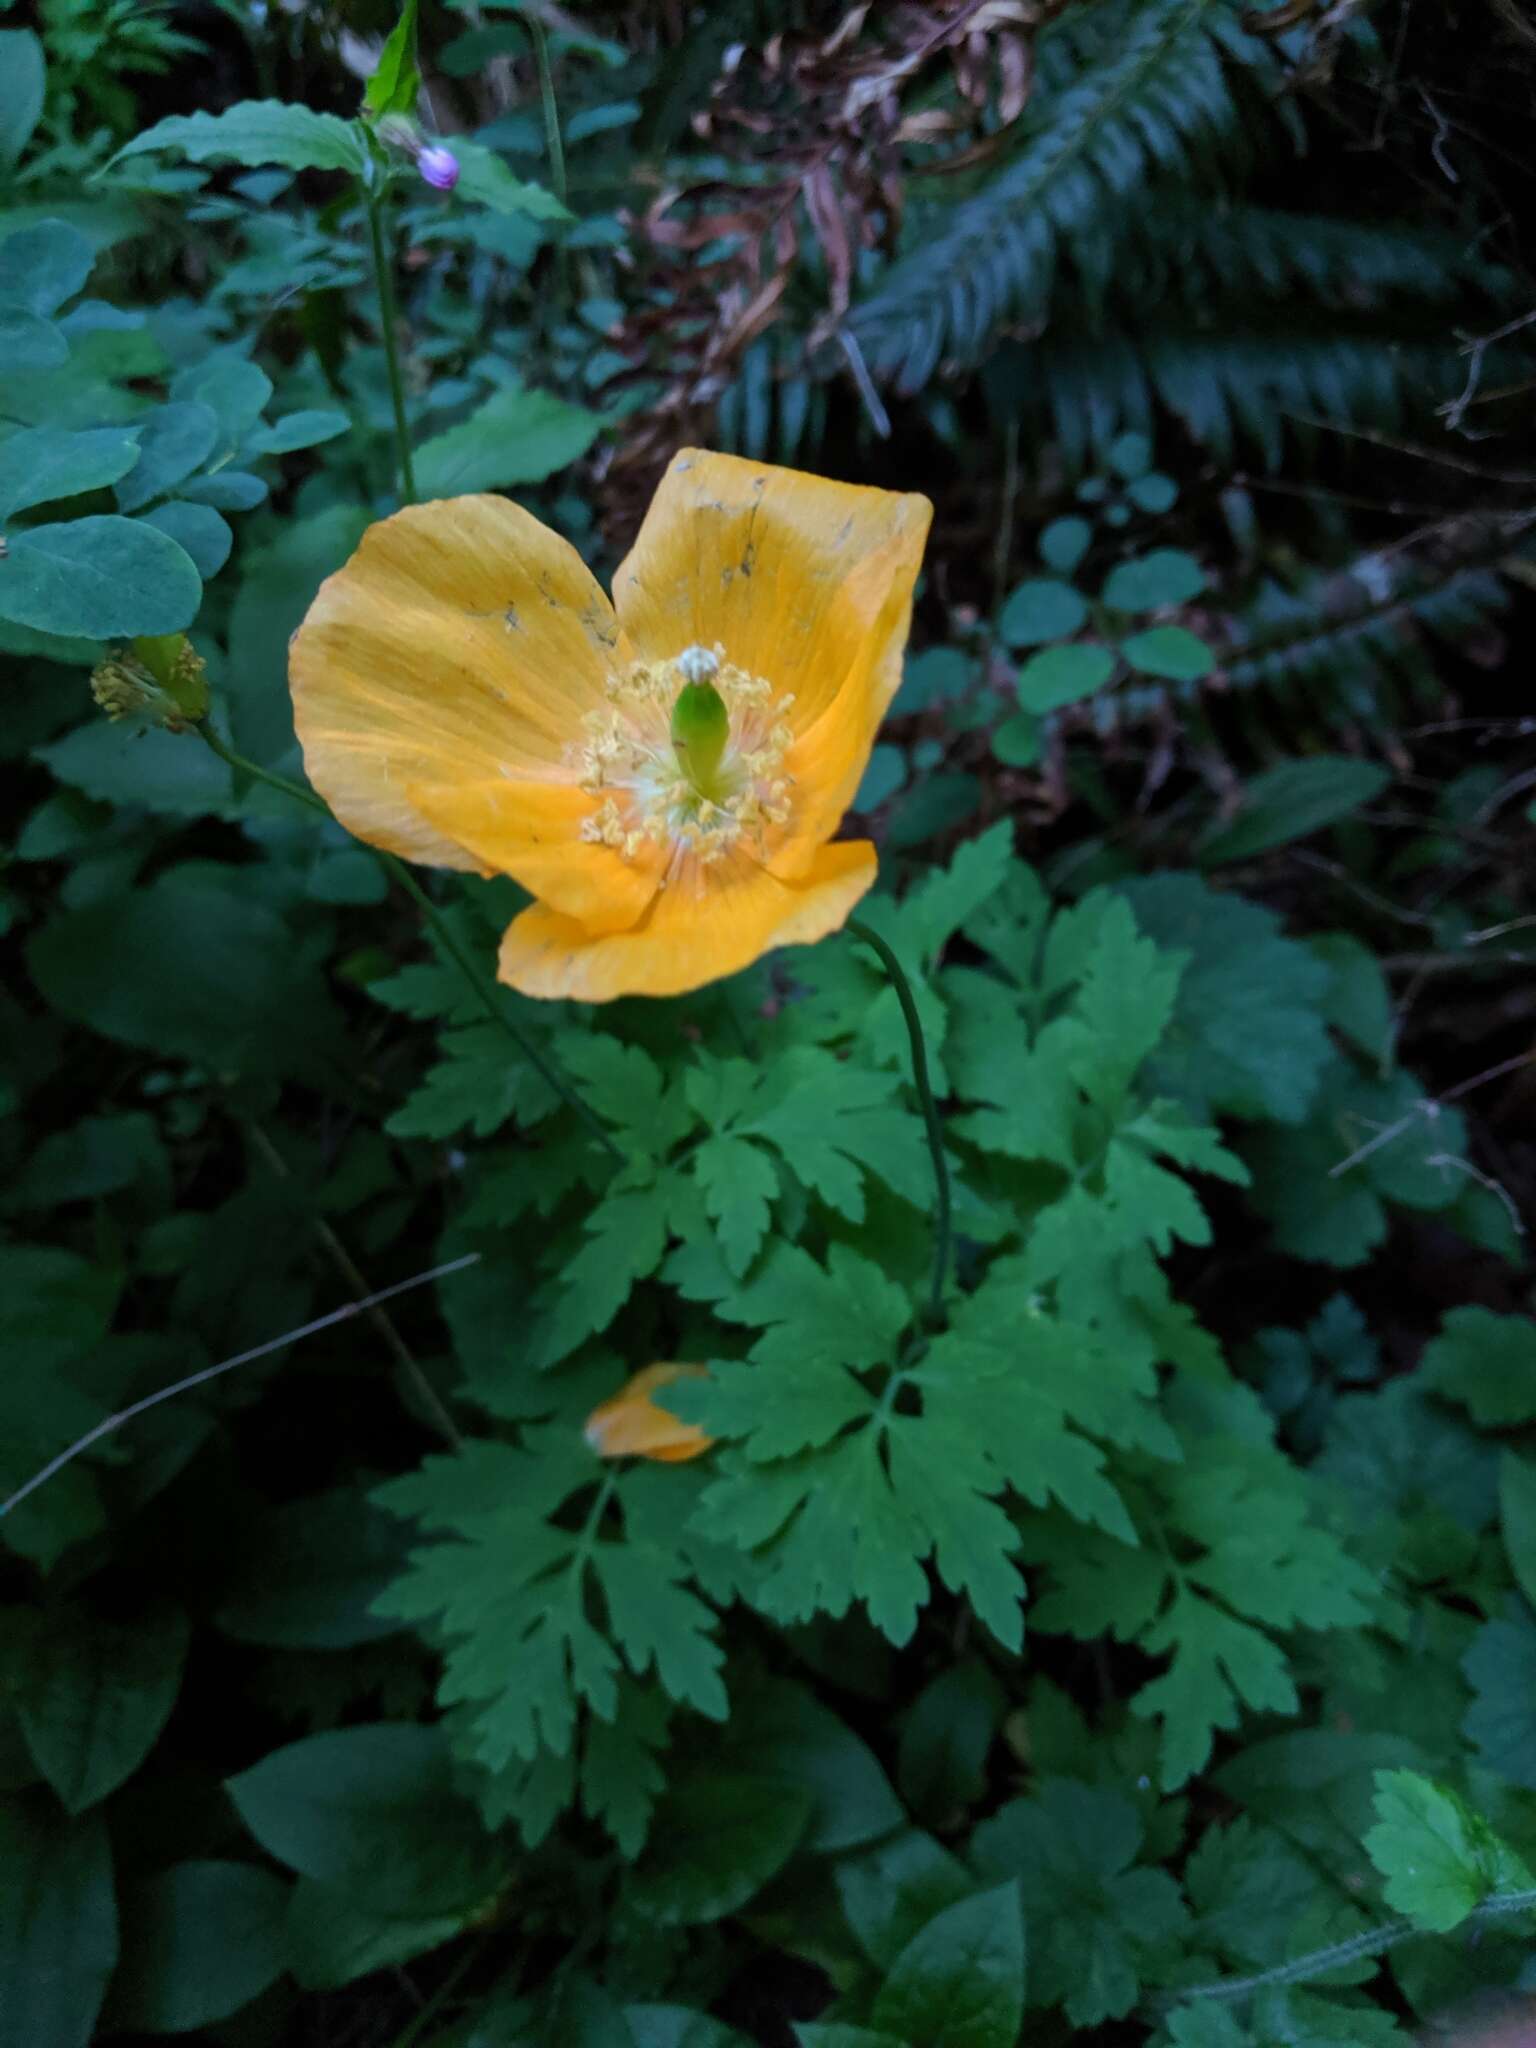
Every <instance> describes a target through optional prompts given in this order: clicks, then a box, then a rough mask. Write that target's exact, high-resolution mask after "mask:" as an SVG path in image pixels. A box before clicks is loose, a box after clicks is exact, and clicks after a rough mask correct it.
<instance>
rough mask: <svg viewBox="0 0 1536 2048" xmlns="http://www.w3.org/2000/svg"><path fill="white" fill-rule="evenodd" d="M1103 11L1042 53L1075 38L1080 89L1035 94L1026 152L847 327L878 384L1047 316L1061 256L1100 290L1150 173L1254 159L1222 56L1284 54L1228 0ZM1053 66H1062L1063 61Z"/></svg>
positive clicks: (927, 372)
mask: <svg viewBox="0 0 1536 2048" xmlns="http://www.w3.org/2000/svg"><path fill="white" fill-rule="evenodd" d="M1092 17H1097V19H1094V20H1092V27H1091V30H1090V29H1087V28H1085V27H1084V26H1083V21H1082V19H1080V18H1079V17H1077V16H1074V14H1073V13H1072V12H1071V10H1069V11H1068V13H1067V14H1066V15H1065V16H1062V17H1059V18H1058V22H1057V23H1056V24H1055V26H1054V28H1053V30H1052V32H1050V34H1048V35H1047V36H1045V37H1043V38H1042V52H1044V51H1045V50H1046V48H1047V46H1048V45H1049V44H1050V43H1051V42H1052V40H1053V39H1054V38H1055V37H1064V38H1068V39H1071V40H1072V44H1073V49H1074V51H1075V53H1077V54H1079V55H1080V57H1081V62H1080V63H1079V65H1078V66H1077V68H1076V73H1075V78H1074V80H1073V82H1072V83H1070V84H1067V85H1065V86H1064V88H1063V89H1061V90H1059V91H1052V90H1050V89H1049V86H1048V85H1047V87H1046V89H1045V90H1044V91H1042V92H1041V93H1039V94H1038V95H1037V103H1038V105H1039V112H1038V114H1037V116H1036V118H1035V120H1034V121H1033V123H1032V124H1031V125H1030V127H1029V129H1028V131H1027V135H1026V141H1025V144H1024V149H1023V153H1022V155H1020V156H1019V157H1017V158H1016V159H1015V161H1013V162H1012V163H1011V164H1009V165H1008V166H1007V167H1006V168H1005V169H1004V170H1002V171H1000V172H999V173H998V174H997V175H996V176H995V177H994V178H992V179H991V180H990V182H989V183H988V184H987V185H986V186H985V187H984V188H983V189H982V190H981V191H980V192H978V193H977V194H976V195H975V196H974V197H973V198H971V199H969V200H966V201H964V202H963V203H962V204H961V205H960V206H958V207H956V208H954V210H953V211H952V212H951V213H949V215H948V216H947V219H945V220H944V223H943V225H942V226H941V227H940V228H939V231H938V232H937V233H936V234H931V235H929V236H928V238H927V239H925V240H922V239H920V246H919V247H917V248H915V249H914V250H913V252H912V253H911V254H910V255H908V256H906V257H905V258H903V259H902V260H901V261H900V262H898V263H897V264H896V265H894V266H893V268H892V269H891V270H890V271H889V272H888V273H887V274H886V277H885V279H884V280H883V282H882V284H881V285H880V288H879V289H878V290H877V291H876V292H875V293H874V294H873V296H872V297H870V298H868V299H866V300H865V301H864V302H863V304H862V305H860V306H858V307H856V308H855V309H854V312H853V313H852V315H851V316H850V319H849V322H848V328H849V331H850V333H851V335H852V337H853V339H854V340H855V341H856V342H857V343H858V345H859V346H860V348H861V349H862V350H863V352H864V355H865V357H866V359H867V361H868V362H869V365H870V368H871V370H872V371H873V373H874V374H875V376H876V377H877V378H882V379H886V380H889V381H894V382H895V383H896V385H897V386H898V387H899V388H900V389H901V390H902V391H906V392H911V391H916V390H918V389H919V388H920V387H921V386H922V385H924V384H925V383H927V381H928V379H929V378H930V377H931V376H932V375H933V372H934V371H935V369H937V367H938V366H939V363H940V362H941V361H943V360H946V359H948V360H959V361H965V360H974V359H975V358H976V357H977V356H978V355H979V354H980V353H981V351H982V349H983V346H984V344H985V343H986V342H987V340H988V339H989V337H990V336H991V335H992V334H993V332H994V330H995V329H996V328H997V327H999V326H1000V325H1001V324H1002V323H1003V322H1004V321H1011V322H1015V323H1019V324H1027V323H1031V322H1034V323H1039V322H1041V321H1043V320H1044V318H1045V316H1046V314H1047V311H1048V309H1049V306H1050V300H1051V294H1052V289H1053V284H1054V280H1055V276H1056V270H1057V265H1058V263H1059V262H1060V260H1061V259H1062V258H1063V257H1067V258H1069V259H1070V261H1071V263H1072V265H1073V268H1074V271H1075V272H1076V275H1077V277H1078V279H1079V281H1080V282H1081V284H1082V286H1083V288H1084V289H1085V290H1086V291H1087V292H1088V293H1089V294H1090V295H1095V294H1097V295H1100V296H1101V295H1102V293H1103V292H1104V290H1105V288H1106V287H1107V285H1108V284H1109V282H1110V280H1111V278H1112V276H1113V274H1114V269H1115V265H1116V262H1117V260H1118V257H1119V250H1120V239H1121V238H1120V237H1119V235H1117V234H1116V233H1115V232H1114V223H1115V222H1116V220H1117V219H1118V218H1119V216H1120V215H1121V212H1122V209H1123V207H1124V205H1125V204H1126V203H1127V202H1129V201H1130V200H1132V199H1133V198H1134V199H1135V200H1136V201H1137V203H1138V204H1139V205H1140V206H1143V207H1144V206H1145V193H1146V187H1147V185H1148V184H1149V183H1150V182H1152V181H1153V180H1157V181H1159V182H1161V181H1170V182H1174V183H1182V182H1185V181H1191V180H1193V179H1194V178H1195V177H1196V176H1197V175H1201V176H1203V177H1205V178H1207V179H1214V178H1215V177H1216V176H1217V175H1218V174H1219V173H1220V171H1221V170H1222V169H1223V167H1224V166H1226V165H1230V164H1232V163H1234V162H1236V161H1238V160H1240V159H1241V158H1242V157H1243V156H1244V155H1245V154H1246V148H1247V139H1248V137H1247V124H1246V122H1245V119H1244V110H1243V108H1242V106H1241V103H1240V102H1239V99H1238V97H1237V96H1236V94H1235V93H1234V90H1233V87H1232V83H1231V81H1230V80H1229V78H1228V76H1227V70H1226V66H1225V64H1224V62H1223V51H1224V49H1225V50H1228V51H1234V52H1241V54H1242V55H1243V56H1244V57H1245V58H1246V60H1247V62H1248V64H1249V65H1251V66H1252V68H1253V69H1254V71H1255V72H1256V73H1258V74H1260V75H1267V74H1268V71H1269V69H1270V67H1271V66H1272V65H1273V62H1274V58H1273V53H1272V52H1270V51H1269V50H1268V49H1267V48H1266V47H1265V46H1264V45H1263V44H1261V43H1259V42H1258V41H1256V40H1254V39H1251V38H1247V37H1245V36H1244V35H1243V34H1242V31H1241V30H1240V28H1239V27H1238V24H1237V20H1236V16H1235V12H1234V7H1233V4H1232V0H1140V4H1129V5H1121V6H1118V7H1111V8H1106V9H1093V10H1089V11H1088V17H1087V18H1092ZM1090 38H1091V39H1090ZM1049 75H1050V76H1060V75H1061V67H1060V66H1059V60H1058V59H1057V58H1055V57H1053V59H1052V64H1051V72H1050V74H1049ZM917 232H918V236H919V238H921V236H922V233H923V224H922V223H919V224H918V231H917Z"/></svg>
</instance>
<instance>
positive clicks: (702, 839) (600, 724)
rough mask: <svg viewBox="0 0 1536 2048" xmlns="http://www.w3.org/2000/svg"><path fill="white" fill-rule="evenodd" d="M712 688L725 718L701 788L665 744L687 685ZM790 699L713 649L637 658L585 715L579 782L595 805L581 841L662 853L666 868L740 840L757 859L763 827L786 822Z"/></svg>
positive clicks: (682, 754)
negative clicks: (601, 705)
mask: <svg viewBox="0 0 1536 2048" xmlns="http://www.w3.org/2000/svg"><path fill="white" fill-rule="evenodd" d="M706 685H707V686H711V687H712V690H713V691H715V692H718V694H719V697H720V699H721V701H722V702H723V703H724V705H725V708H726V712H727V714H728V717H729V732H728V735H727V738H726V741H725V745H724V748H723V751H722V752H721V753H720V756H719V760H718V765H712V767H711V772H710V774H709V776H708V778H707V787H703V788H701V787H700V786H699V784H698V782H696V781H695V780H694V779H692V778H691V777H690V775H689V772H688V769H687V767H686V765H685V762H686V758H687V748H686V747H684V748H683V749H681V750H679V749H677V748H676V747H675V746H674V744H673V732H674V728H673V714H674V708H675V707H676V705H677V702H678V698H679V696H680V695H681V694H682V692H683V691H684V690H686V689H689V688H690V687H691V688H693V689H694V690H698V689H700V688H701V687H702V686H706ZM793 702H794V699H793V697H791V696H789V695H781V696H778V697H775V695H774V691H773V686H772V684H771V683H769V682H767V681H765V679H764V678H763V677H761V676H754V675H749V674H748V672H747V671H746V670H745V669H742V668H738V667H737V666H736V664H735V663H734V662H728V661H727V660H726V659H725V649H724V648H723V647H721V646H718V645H717V646H715V647H713V648H710V647H701V646H693V647H685V648H684V649H683V651H682V652H681V653H680V654H678V655H675V656H674V657H673V658H672V659H671V660H670V661H665V662H661V663H658V664H655V665H652V664H649V663H646V662H636V663H635V664H634V665H633V666H632V667H631V668H629V669H627V670H625V671H624V672H623V673H622V674H618V675H615V676H613V677H611V678H610V680H609V683H608V708H607V709H605V710H603V711H597V712H592V713H589V714H588V717H587V719H586V728H587V736H586V739H585V741H584V742H583V744H582V745H581V747H580V748H579V749H578V752H577V762H576V765H577V774H578V780H579V782H580V786H581V787H582V788H583V789H584V790H586V791H587V792H588V793H589V794H590V795H592V796H600V797H601V798H602V801H601V803H599V805H598V806H597V808H596V809H595V810H594V811H593V812H592V814H591V815H590V816H589V817H588V818H587V819H586V820H585V821H584V822H583V824H582V827H581V836H582V838H583V839H584V840H585V841H587V843H588V844H590V845H598V846H609V847H612V848H613V849H614V851H615V852H616V853H618V854H620V855H622V856H623V857H624V858H625V859H633V858H634V857H635V856H636V855H637V854H639V853H640V852H641V851H642V849H643V848H644V847H645V846H646V845H647V844H650V845H653V846H659V847H662V848H664V849H667V850H669V852H670V854H671V860H670V862H669V872H674V871H676V870H678V869H679V868H680V866H681V865H682V863H683V862H685V861H686V860H687V859H688V858H689V857H690V856H692V857H694V858H696V859H697V860H698V862H699V864H700V865H701V866H703V867H706V868H708V867H712V866H713V865H714V864H715V863H716V862H717V861H720V860H723V859H724V858H725V856H726V855H727V854H729V853H730V852H731V851H732V850H733V849H734V848H735V847H736V846H737V845H739V844H740V843H741V842H742V840H744V839H746V840H749V841H750V842H752V844H753V845H754V847H755V848H756V850H757V851H758V852H759V853H761V852H762V851H763V849H764V844H765V840H766V835H767V833H768V831H769V829H770V828H772V827H775V826H779V825H783V824H785V823H787V821H788V819H789V815H790V791H791V779H790V777H789V776H787V775H786V774H785V773H784V765H783V764H784V756H785V754H786V753H787V752H788V750H789V746H790V742H791V739H792V738H793V734H792V732H791V729H790V726H789V723H788V719H787V716H786V714H787V713H788V711H789V708H790V706H791V705H792V704H793Z"/></svg>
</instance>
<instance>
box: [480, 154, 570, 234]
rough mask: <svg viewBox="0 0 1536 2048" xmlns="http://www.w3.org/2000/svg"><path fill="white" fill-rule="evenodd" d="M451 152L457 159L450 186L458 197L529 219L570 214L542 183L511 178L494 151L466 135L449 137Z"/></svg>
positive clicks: (560, 218)
mask: <svg viewBox="0 0 1536 2048" xmlns="http://www.w3.org/2000/svg"><path fill="white" fill-rule="evenodd" d="M453 153H454V155H455V156H456V157H457V158H458V160H459V182H458V184H457V185H456V186H455V187H454V193H455V196H456V197H457V198H459V199H472V200H474V201H475V202H476V204H477V205H480V206H488V207H490V209H491V210H492V212H493V213H525V214H527V215H528V216H529V217H530V218H531V219H533V220H548V221H564V220H569V219H570V218H571V215H570V213H569V212H568V211H567V209H566V208H565V207H563V206H562V205H561V204H560V201H559V200H558V199H557V198H556V197H555V195H554V194H553V192H548V191H546V190H545V188H544V187H543V186H542V185H530V184H527V183H526V182H525V181H524V180H523V179H521V178H515V177H513V175H512V173H511V172H510V171H509V170H508V169H507V166H506V164H505V163H504V162H503V161H502V159H501V158H500V157H499V156H497V155H496V153H495V152H494V150H490V149H487V148H486V146H485V144H484V143H483V142H472V141H470V139H469V138H468V137H467V136H463V135H456V136H455V137H454V138H453Z"/></svg>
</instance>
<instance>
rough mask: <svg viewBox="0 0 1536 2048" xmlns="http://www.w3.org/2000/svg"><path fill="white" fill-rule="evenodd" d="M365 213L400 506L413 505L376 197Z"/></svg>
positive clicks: (391, 289) (389, 280)
mask: <svg viewBox="0 0 1536 2048" xmlns="http://www.w3.org/2000/svg"><path fill="white" fill-rule="evenodd" d="M363 203H364V205H365V206H366V207H367V209H368V236H369V240H370V241H371V242H372V244H373V281H374V284H375V286H376V287H377V289H378V294H379V325H380V328H381V330H382V332H383V336H384V361H385V364H386V366H387V368H388V370H389V396H390V399H391V401H392V403H393V405H394V408H395V448H396V450H397V452H398V454H399V458H400V502H401V504H402V505H413V504H414V503H415V502H416V471H415V468H414V466H413V464H412V460H411V430H410V426H409V424H408V423H407V420H406V417H405V385H404V382H403V381H402V379H401V375H400V337H399V335H398V334H397V332H396V314H395V281H394V272H393V271H392V269H391V267H390V260H389V253H388V251H387V250H386V249H385V247H384V218H383V209H382V207H381V204H380V200H379V194H378V192H377V191H376V190H370V191H368V192H365V193H364V195H363Z"/></svg>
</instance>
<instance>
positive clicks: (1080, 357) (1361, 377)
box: [993, 309, 1466, 475]
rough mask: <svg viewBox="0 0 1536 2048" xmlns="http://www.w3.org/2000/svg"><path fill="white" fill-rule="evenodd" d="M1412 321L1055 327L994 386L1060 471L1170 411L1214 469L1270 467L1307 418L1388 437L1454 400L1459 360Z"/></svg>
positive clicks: (1020, 351) (1082, 466) (1000, 369)
mask: <svg viewBox="0 0 1536 2048" xmlns="http://www.w3.org/2000/svg"><path fill="white" fill-rule="evenodd" d="M1409 324H1410V323H1408V322H1407V321H1406V320H1405V318H1404V316H1403V315H1402V314H1401V313H1398V314H1396V315H1394V317H1393V321H1392V327H1391V331H1390V332H1388V331H1386V330H1385V329H1382V328H1379V327H1377V326H1375V325H1374V324H1373V323H1371V322H1370V321H1368V320H1358V319H1357V320H1349V319H1346V318H1345V317H1343V316H1341V315H1330V316H1329V317H1328V318H1327V319H1326V320H1324V319H1322V318H1317V319H1311V320H1309V319H1308V318H1307V316H1306V312H1305V309H1303V310H1302V311H1301V312H1300V313H1299V314H1297V313H1293V314H1291V315H1290V317H1288V318H1286V319H1285V320H1283V321H1282V320H1273V321H1270V322H1267V323H1263V324H1261V323H1259V322H1257V321H1255V320H1253V318H1252V317H1251V315H1250V316H1248V317H1246V318H1241V317H1240V318H1235V319H1233V320H1232V321H1230V322H1224V323H1223V324H1222V325H1221V326H1219V327H1214V328H1212V327H1209V326H1202V325H1200V324H1197V322H1196V321H1194V320H1188V319H1186V320H1178V321H1174V322H1171V323H1170V322H1167V321H1161V322H1159V323H1158V324H1157V325H1156V326H1155V327H1153V328H1151V329H1150V330H1149V331H1148V332H1147V333H1145V334H1143V335H1132V334H1131V333H1128V332H1125V331H1122V330H1119V329H1113V330H1110V331H1108V332H1105V333H1100V334H1088V333H1083V332H1082V331H1081V330H1076V329H1069V328H1067V327H1065V326H1061V327H1058V328H1055V329H1053V330H1052V332H1051V334H1050V336H1049V337H1048V338H1047V339H1045V340H1044V341H1040V342H1036V343H1034V344H1033V345H1031V346H1030V347H1028V348H1024V347H1022V346H1018V345H1014V346H1012V347H1010V348H1008V349H1006V350H1005V351H1001V352H1000V353H999V358H998V361H997V364H996V368H995V374H994V377H993V389H994V391H995V392H997V393H998V394H999V395H1000V397H1001V398H1002V400H1003V402H1004V403H1005V404H1006V403H1007V401H1008V399H1009V397H1010V396H1013V395H1015V394H1016V395H1017V398H1018V400H1019V402H1020V410H1021V411H1023V412H1027V413H1033V414H1035V415H1037V416H1038V415H1040V414H1043V415H1044V420H1043V421H1042V422H1041V424H1042V427H1043V428H1044V430H1045V431H1046V432H1047V433H1049V434H1050V436H1051V437H1052V438H1053V439H1054V441H1055V442H1056V444H1057V446H1058V449H1059V454H1060V458H1061V461H1062V463H1063V465H1064V467H1065V468H1066V470H1067V472H1068V474H1072V475H1079V474H1081V473H1082V472H1084V471H1085V470H1088V469H1091V468H1093V467H1094V466H1095V465H1096V464H1097V463H1098V462H1099V461H1100V460H1101V459H1102V457H1103V454H1104V451H1105V450H1106V449H1107V448H1108V446H1109V443H1110V442H1111V441H1112V440H1113V439H1114V438H1115V436H1116V435H1117V434H1119V433H1123V432H1125V431H1126V430H1127V429H1135V430H1136V431H1138V432H1141V433H1145V434H1150V435H1152V436H1154V437H1156V436H1157V435H1158V433H1159V432H1160V430H1161V429H1162V428H1163V427H1164V426H1165V425H1166V420H1167V416H1168V415H1170V414H1171V415H1172V417H1173V418H1174V419H1175V420H1177V422H1178V423H1179V425H1180V426H1181V427H1182V428H1183V430H1184V431H1185V433H1187V434H1188V435H1189V437H1190V439H1191V440H1192V441H1194V442H1195V443H1196V444H1197V445H1198V446H1199V447H1201V448H1202V449H1204V450H1205V451H1206V452H1207V453H1208V454H1209V455H1211V456H1212V457H1214V458H1215V460H1216V461H1217V462H1218V463H1220V464H1222V465H1223V466H1226V465H1231V464H1234V463H1237V462H1239V461H1240V460H1241V459H1248V458H1251V457H1252V456H1253V455H1255V454H1256V455H1257V456H1258V457H1259V458H1260V460H1261V461H1262V463H1263V464H1264V466H1265V467H1266V468H1268V469H1271V470H1273V469H1277V468H1279V466H1280V463H1281V459H1282V457H1283V455H1284V453H1285V448H1286V440H1287V436H1288V434H1289V435H1290V436H1293V437H1296V438H1304V437H1305V436H1306V435H1307V434H1308V433H1309V432H1310V431H1311V430H1310V428H1309V427H1308V424H1307V423H1308V421H1310V420H1315V419H1320V420H1324V421H1336V422H1337V423H1338V424H1340V425H1341V426H1347V425H1354V424H1361V425H1369V426H1373V427H1387V428H1390V427H1397V426H1401V425H1402V424H1403V423H1404V422H1405V421H1406V420H1407V419H1409V418H1410V416H1412V415H1414V414H1416V413H1421V412H1423V411H1424V410H1426V409H1428V408H1430V407H1432V406H1434V405H1435V404H1437V403H1439V402H1440V401H1441V400H1443V399H1446V398H1450V397H1452V396H1454V394H1455V393H1456V392H1457V391H1458V390H1460V388H1461V387H1462V385H1463V384H1464V383H1465V382H1466V359H1465V357H1464V356H1463V355H1461V354H1460V353H1459V352H1458V350H1457V347H1456V344H1455V340H1454V337H1452V336H1450V335H1448V334H1447V333H1445V331H1444V323H1443V322H1438V323H1436V322H1431V321H1429V320H1426V321H1425V322H1423V323H1422V338H1419V339H1415V338H1414V337H1413V336H1412V334H1411V333H1405V328H1406V327H1407V326H1408V325H1409Z"/></svg>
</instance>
